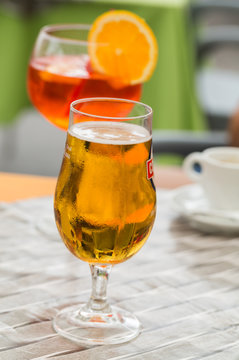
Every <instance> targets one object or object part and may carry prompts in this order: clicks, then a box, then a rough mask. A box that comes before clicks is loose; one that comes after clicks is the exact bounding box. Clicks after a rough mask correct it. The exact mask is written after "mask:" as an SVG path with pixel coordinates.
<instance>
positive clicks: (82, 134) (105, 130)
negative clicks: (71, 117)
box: [68, 121, 152, 145]
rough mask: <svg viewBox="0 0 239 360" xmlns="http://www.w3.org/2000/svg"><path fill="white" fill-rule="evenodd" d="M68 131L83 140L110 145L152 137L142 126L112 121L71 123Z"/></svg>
mask: <svg viewBox="0 0 239 360" xmlns="http://www.w3.org/2000/svg"><path fill="white" fill-rule="evenodd" d="M68 131H69V134H70V135H71V136H74V137H77V138H79V139H81V140H84V141H90V142H96V143H102V144H112V145H127V144H138V143H141V142H146V141H148V140H150V139H151V137H152V136H151V135H150V133H149V131H148V130H147V129H145V128H144V127H142V126H139V125H135V124H128V123H124V122H112V121H87V122H83V123H78V124H74V125H72V126H71V127H70V129H69V130H68Z"/></svg>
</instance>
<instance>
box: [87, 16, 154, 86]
mask: <svg viewBox="0 0 239 360" xmlns="http://www.w3.org/2000/svg"><path fill="white" fill-rule="evenodd" d="M88 40H89V56H90V61H91V65H92V67H93V69H94V70H95V71H97V72H99V73H101V74H104V75H106V76H108V77H109V78H112V79H114V81H115V83H117V82H118V83H121V84H124V85H133V84H139V83H143V82H145V81H147V80H149V78H150V77H151V75H152V73H153V71H154V68H155V66H156V62H157V54H158V46H157V41H156V38H155V36H154V33H153V31H152V30H151V28H150V27H149V26H148V25H147V24H146V22H145V21H144V20H143V19H142V18H140V17H139V16H138V15H135V14H134V13H132V12H130V11H126V10H111V11H108V12H106V13H104V14H102V15H100V16H99V17H98V18H97V19H96V20H95V21H94V23H93V25H92V28H91V30H90V32H89V38H88Z"/></svg>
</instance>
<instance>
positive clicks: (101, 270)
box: [87, 265, 112, 313]
mask: <svg viewBox="0 0 239 360" xmlns="http://www.w3.org/2000/svg"><path fill="white" fill-rule="evenodd" d="M111 268H112V265H90V270H91V276H92V293H91V297H90V300H89V301H88V304H87V307H88V310H90V311H91V312H92V311H93V312H101V313H109V312H111V308H110V305H109V304H108V302H107V284H108V278H109V275H110V272H111Z"/></svg>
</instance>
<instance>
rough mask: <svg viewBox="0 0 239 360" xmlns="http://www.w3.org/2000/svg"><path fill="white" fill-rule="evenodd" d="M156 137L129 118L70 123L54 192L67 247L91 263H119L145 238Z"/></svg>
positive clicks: (150, 215)
mask: <svg viewBox="0 0 239 360" xmlns="http://www.w3.org/2000/svg"><path fill="white" fill-rule="evenodd" d="M151 142H152V138H151V135H150V134H149V132H148V130H146V129H145V128H144V127H142V126H139V125H134V124H131V123H127V122H110V121H87V122H83V123H77V124H74V125H72V126H71V127H70V129H69V131H68V134H67V140H66V147H65V154H64V158H63V162H62V167H61V171H60V175H59V177H58V183H57V187H56V193H55V204H54V208H55V218H56V224H57V227H58V230H59V232H60V234H61V237H62V239H63V241H64V243H65V245H66V246H67V248H68V249H69V250H70V251H71V252H72V253H73V254H74V255H75V256H77V257H78V258H80V259H82V260H84V261H87V262H89V263H98V264H109V263H110V264H115V263H119V262H122V261H125V260H126V259H128V258H129V257H131V256H132V255H134V254H135V253H136V252H137V251H138V250H139V249H140V248H141V247H142V246H143V244H144V243H145V241H146V239H147V237H148V235H149V234H150V231H151V228H152V226H153V222H154V218H155V204H156V196H155V195H156V194H155V189H154V184H153V180H152V168H151V172H150V171H149V163H150V165H152V161H151Z"/></svg>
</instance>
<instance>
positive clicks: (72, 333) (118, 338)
mask: <svg viewBox="0 0 239 360" xmlns="http://www.w3.org/2000/svg"><path fill="white" fill-rule="evenodd" d="M53 327H54V329H55V330H56V332H57V333H58V334H60V335H61V336H64V337H65V338H67V339H69V340H71V341H73V342H75V343H77V344H80V345H86V346H92V345H106V344H121V343H124V342H127V341H129V340H132V339H134V338H135V337H136V336H138V335H139V333H140V331H141V325H140V322H139V321H138V319H137V318H136V317H135V316H134V315H133V314H131V313H130V312H128V311H125V310H122V309H120V308H117V307H115V306H112V307H111V308H110V311H109V312H107V313H102V312H96V311H89V310H88V308H87V306H85V305H84V306H82V307H81V308H79V305H77V306H71V307H68V308H65V309H63V310H62V311H60V312H59V313H58V314H57V316H56V317H55V319H54V320H53Z"/></svg>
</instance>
